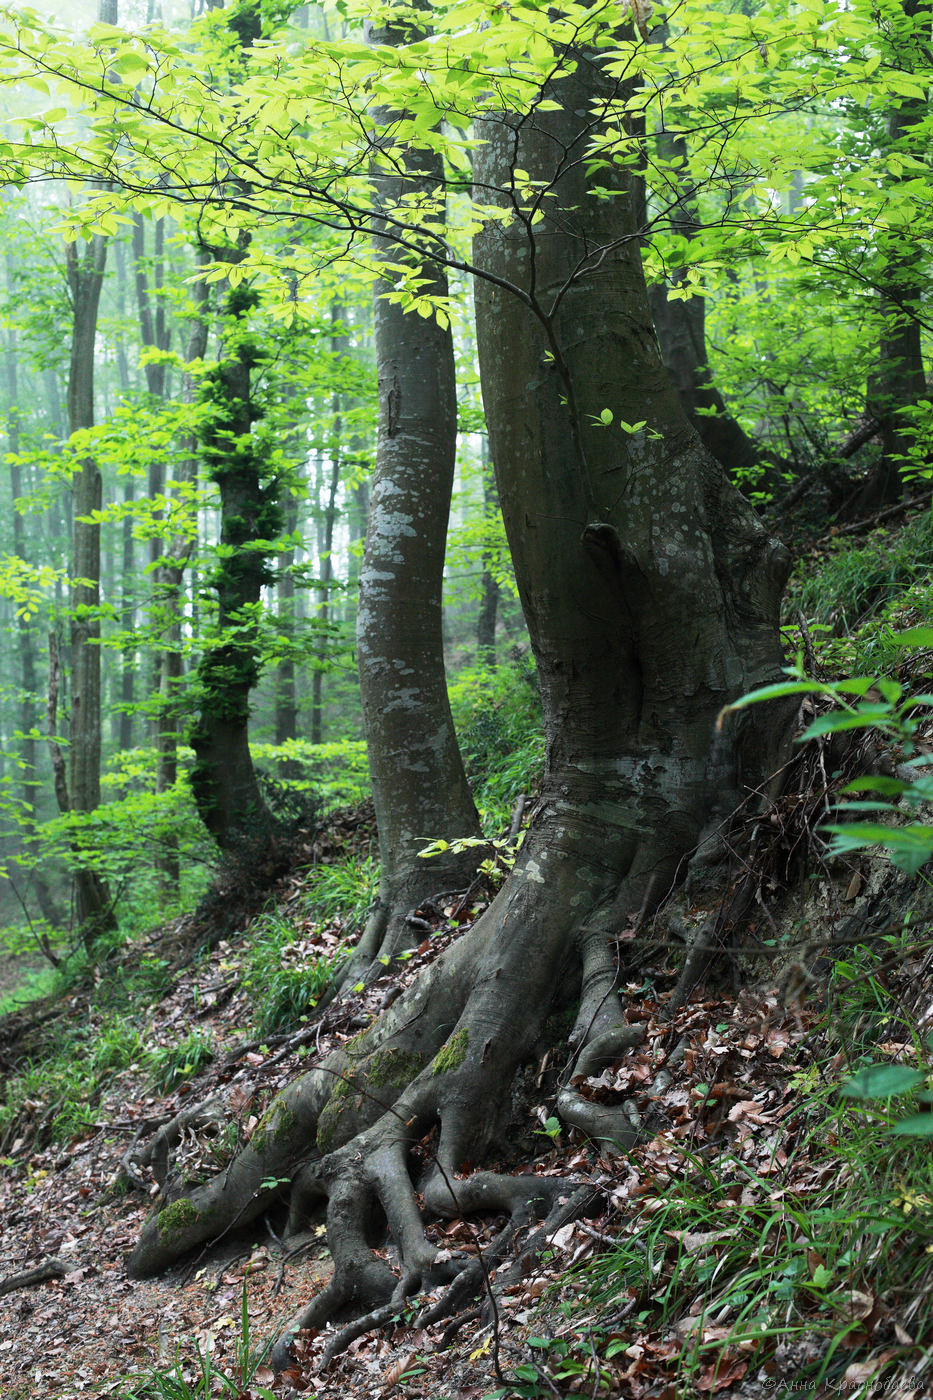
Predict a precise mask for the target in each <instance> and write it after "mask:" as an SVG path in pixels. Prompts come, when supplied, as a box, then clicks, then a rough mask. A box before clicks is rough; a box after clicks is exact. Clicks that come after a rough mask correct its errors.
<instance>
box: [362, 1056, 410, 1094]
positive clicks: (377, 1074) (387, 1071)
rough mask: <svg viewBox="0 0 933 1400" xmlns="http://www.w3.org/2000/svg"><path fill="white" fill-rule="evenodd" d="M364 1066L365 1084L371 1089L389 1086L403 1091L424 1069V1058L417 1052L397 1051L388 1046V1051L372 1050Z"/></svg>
mask: <svg viewBox="0 0 933 1400" xmlns="http://www.w3.org/2000/svg"><path fill="white" fill-rule="evenodd" d="M364 1064H365V1074H366V1082H367V1084H368V1085H369V1086H370V1087H371V1088H373V1089H379V1088H382V1087H383V1086H384V1085H386V1084H391V1085H395V1086H397V1087H398V1088H399V1089H403V1088H404V1087H405V1085H406V1084H408V1083H409V1082H410V1080H412V1079H414V1077H415V1075H417V1074H420V1073H421V1071H422V1070H423V1069H424V1064H425V1057H424V1056H423V1055H421V1054H419V1053H418V1051H417V1050H399V1049H398V1048H396V1047H394V1046H390V1047H389V1049H388V1050H374V1051H373V1053H372V1054H371V1055H370V1056H368V1058H367V1059H366V1060H365V1062H364Z"/></svg>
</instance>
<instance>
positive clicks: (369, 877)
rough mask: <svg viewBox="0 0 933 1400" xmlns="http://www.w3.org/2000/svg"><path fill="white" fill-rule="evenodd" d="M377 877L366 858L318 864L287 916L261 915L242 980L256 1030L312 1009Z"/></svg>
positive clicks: (286, 1021) (294, 1021)
mask: <svg viewBox="0 0 933 1400" xmlns="http://www.w3.org/2000/svg"><path fill="white" fill-rule="evenodd" d="M377 881H378V872H377V869H376V867H375V866H374V864H373V862H372V860H371V859H370V858H368V857H367V858H366V859H360V858H354V859H351V860H348V861H345V862H341V863H339V864H334V865H321V866H316V867H315V868H314V870H313V871H312V872H311V874H310V876H309V879H308V882H307V884H306V887H305V890H304V893H303V896H302V899H301V902H300V904H299V906H298V907H297V908H295V909H294V910H293V911H291V912H290V913H289V915H288V916H287V917H284V916H282V915H280V914H277V913H276V914H268V915H265V916H264V917H263V918H261V919H260V920H259V922H258V924H257V925H256V928H255V934H254V937H253V939H252V941H251V945H250V949H249V952H248V954H247V958H246V963H245V967H244V985H245V986H246V988H247V990H248V991H249V992H250V993H251V996H252V1005H253V1019H254V1025H255V1028H256V1030H257V1032H258V1033H259V1034H260V1035H267V1034H269V1033H270V1032H271V1031H273V1030H277V1029H278V1028H279V1027H281V1026H293V1025H296V1024H297V1023H298V1022H300V1021H301V1020H302V1018H305V1017H307V1015H308V1014H309V1013H310V1011H311V1010H312V1009H313V1008H314V1006H315V1005H316V1003H317V1000H318V998H319V997H320V995H321V993H322V992H323V991H324V989H325V988H326V987H327V986H328V985H329V984H330V982H331V980H332V978H333V976H334V973H335V972H336V971H337V969H338V968H339V966H340V964H341V962H342V961H343V960H344V958H345V956H346V951H347V950H346V947H345V945H344V942H343V939H344V937H345V936H346V935H348V934H349V933H350V932H351V930H354V929H356V928H357V927H358V926H359V925H360V924H361V923H362V920H363V918H364V916H365V914H366V911H367V909H368V908H369V906H370V904H371V903H372V901H373V898H374V897H375V889H376V884H377Z"/></svg>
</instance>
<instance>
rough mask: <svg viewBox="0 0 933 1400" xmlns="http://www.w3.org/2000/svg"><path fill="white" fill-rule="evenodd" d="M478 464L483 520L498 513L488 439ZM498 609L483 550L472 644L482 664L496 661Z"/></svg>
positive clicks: (489, 563) (496, 591) (495, 585)
mask: <svg viewBox="0 0 933 1400" xmlns="http://www.w3.org/2000/svg"><path fill="white" fill-rule="evenodd" d="M481 452H482V456H481V461H480V466H481V470H482V476H483V515H484V517H485V519H486V520H489V519H491V518H492V516H493V515H498V512H499V493H498V491H497V490H496V475H495V471H494V470H493V465H492V463H491V462H490V460H489V444H488V439H487V438H485V437H484V438H483V440H482V448H481ZM498 611H499V582H498V579H497V578H496V575H495V573H494V572H493V568H492V560H491V558H490V557H489V555H488V554H486V553H485V552H484V554H483V572H482V576H481V578H480V600H479V615H478V617H477V619H476V647H477V651H478V653H479V659H480V661H481V662H482V663H483V665H484V666H489V667H490V668H492V667H494V666H495V664H496V614H497V613H498Z"/></svg>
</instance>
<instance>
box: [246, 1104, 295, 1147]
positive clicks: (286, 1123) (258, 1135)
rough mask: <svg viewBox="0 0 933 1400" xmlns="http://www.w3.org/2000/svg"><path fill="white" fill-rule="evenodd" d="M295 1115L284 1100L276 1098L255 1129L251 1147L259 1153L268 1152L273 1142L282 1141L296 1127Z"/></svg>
mask: <svg viewBox="0 0 933 1400" xmlns="http://www.w3.org/2000/svg"><path fill="white" fill-rule="evenodd" d="M294 1123H295V1115H294V1113H293V1112H292V1110H291V1109H290V1108H289V1106H288V1104H287V1103H286V1102H285V1099H284V1098H276V1099H273V1100H272V1103H271V1104H270V1105H269V1107H268V1108H267V1109H266V1111H265V1113H264V1114H263V1115H262V1117H261V1118H260V1120H259V1122H258V1123H257V1124H256V1126H255V1128H254V1129H253V1135H252V1137H251V1138H250V1140H249V1141H250V1146H251V1147H252V1148H254V1149H255V1150H256V1151H257V1152H259V1153H263V1152H266V1151H268V1149H269V1147H270V1146H271V1145H272V1143H273V1142H278V1141H280V1140H281V1139H282V1138H283V1137H285V1136H286V1134H287V1133H289V1132H290V1131H291V1129H292V1127H293V1126H294Z"/></svg>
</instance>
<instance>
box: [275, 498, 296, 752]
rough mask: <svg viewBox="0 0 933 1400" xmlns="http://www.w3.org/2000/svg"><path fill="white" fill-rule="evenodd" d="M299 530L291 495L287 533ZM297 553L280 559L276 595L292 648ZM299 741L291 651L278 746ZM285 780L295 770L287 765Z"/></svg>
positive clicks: (280, 679)
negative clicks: (291, 740)
mask: <svg viewBox="0 0 933 1400" xmlns="http://www.w3.org/2000/svg"><path fill="white" fill-rule="evenodd" d="M297 528H298V497H297V496H295V495H294V494H293V495H290V496H289V497H288V500H287V502H286V504H285V530H286V533H287V534H289V535H293V534H294V533H295V531H296V530H297ZM294 567H295V550H294V548H289V549H287V550H286V551H285V553H284V554H280V555H279V564H278V571H277V574H276V592H277V593H278V600H279V628H280V630H281V631H282V632H284V633H285V636H286V637H287V639H288V641H289V643H290V644H292V645H293V644H294V640H295V577H294V574H293V572H292V570H293V569H294ZM297 738H298V691H297V687H296V685H295V657H294V654H293V652H291V651H289V652H288V653H287V654H286V655H285V656H283V657H282V660H281V661H280V662H279V664H278V668H277V673H276V678H275V742H276V743H277V744H284V743H287V742H288V740H289V739H297ZM285 767H286V772H285V776H286V777H291V776H292V771H293V770H292V768H291V767H290V765H289V764H286V766H285Z"/></svg>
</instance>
